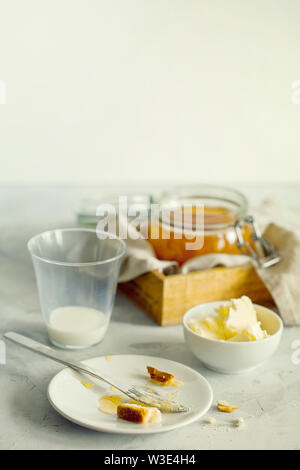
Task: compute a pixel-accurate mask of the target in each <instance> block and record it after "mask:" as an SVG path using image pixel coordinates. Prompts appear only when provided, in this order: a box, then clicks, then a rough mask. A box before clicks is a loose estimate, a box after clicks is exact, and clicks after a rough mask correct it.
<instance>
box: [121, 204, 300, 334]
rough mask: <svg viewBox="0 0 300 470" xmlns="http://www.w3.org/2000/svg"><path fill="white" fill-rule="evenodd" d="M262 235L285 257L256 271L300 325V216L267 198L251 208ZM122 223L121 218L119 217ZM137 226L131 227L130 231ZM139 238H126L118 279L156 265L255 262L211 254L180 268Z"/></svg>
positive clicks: (288, 319) (286, 316) (164, 268)
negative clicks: (156, 255) (158, 257)
mask: <svg viewBox="0 0 300 470" xmlns="http://www.w3.org/2000/svg"><path fill="white" fill-rule="evenodd" d="M251 215H254V217H255V219H256V220H257V222H258V224H259V226H260V228H261V230H263V235H264V236H265V237H266V238H267V239H268V240H269V241H270V242H271V243H273V244H274V246H275V247H276V248H277V249H278V250H279V251H280V253H281V254H282V261H280V263H279V264H277V265H275V266H272V267H270V268H265V269H262V268H257V267H256V270H257V273H258V275H259V276H260V277H261V279H262V280H263V282H264V283H265V285H266V286H267V288H268V290H269V291H270V293H271V295H272V297H273V299H274V301H275V303H276V305H277V307H278V310H279V313H280V315H281V317H282V319H283V321H284V323H285V324H286V325H300V216H299V215H298V214H295V213H292V212H290V211H289V210H287V209H286V208H284V207H282V206H280V205H278V204H276V203H273V202H272V201H267V202H264V203H263V204H262V205H261V206H259V207H258V208H257V209H254V210H252V211H251ZM119 223H120V224H122V221H121V220H120V221H119ZM135 230H136V229H135V228H133V227H130V231H131V233H134V231H135ZM134 238H136V239H134V240H133V239H129V240H127V253H126V256H125V260H124V262H123V265H122V268H121V273H120V278H119V282H126V281H129V280H132V279H134V278H136V277H137V276H140V275H141V274H145V273H147V272H149V271H152V270H155V269H157V270H158V271H160V272H164V273H165V274H173V273H175V272H181V273H183V274H186V273H188V272H191V271H198V270H201V269H211V268H213V267H215V266H220V265H222V266H241V265H244V264H249V262H252V261H251V259H250V258H249V257H248V256H245V255H225V254H211V255H204V256H199V257H197V258H192V259H190V260H189V261H187V262H186V263H184V264H183V265H182V266H181V268H180V269H179V268H178V265H177V263H176V262H174V261H161V260H158V259H157V258H156V257H155V253H154V250H153V248H152V246H151V245H150V244H149V242H148V241H147V240H145V239H143V238H141V237H139V236H138V234H137V232H136V233H135V237H134Z"/></svg>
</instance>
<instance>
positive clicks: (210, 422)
mask: <svg viewBox="0 0 300 470" xmlns="http://www.w3.org/2000/svg"><path fill="white" fill-rule="evenodd" d="M205 422H206V423H207V424H215V422H216V419H215V418H211V417H210V418H206V420H205Z"/></svg>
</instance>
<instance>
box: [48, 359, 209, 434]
mask: <svg viewBox="0 0 300 470" xmlns="http://www.w3.org/2000/svg"><path fill="white" fill-rule="evenodd" d="M111 356H112V357H126V356H129V357H132V356H137V357H145V358H148V359H149V358H151V359H163V360H165V361H168V362H170V363H173V364H176V365H177V364H180V365H181V366H183V367H185V368H186V369H189V370H191V371H192V372H193V373H194V374H197V375H199V376H200V377H201V379H202V380H203V381H204V383H205V385H206V387H207V389H208V391H209V394H210V397H209V401H208V403H207V405H206V407H205V408H204V409H203V410H201V412H199V413H195V414H194V415H193V416H191V417H190V419H187V420H186V421H183V422H179V423H174V424H170V425H167V426H165V427H158V428H150V427H149V428H140V427H139V429H136V430H135V429H134V428H133V429H132V431H131V430H130V429H108V428H106V427H101V425H99V426H98V425H97V426H95V425H93V424H87V423H84V422H82V421H80V420H78V419H76V418H75V417H74V416H71V415H69V414H68V413H65V412H64V411H63V410H62V409H61V408H59V407H58V406H57V405H56V404H55V402H54V401H53V399H52V397H51V388H52V387H53V386H54V384H55V381H57V380H58V378H59V376H60V375H62V374H64V373H65V372H66V371H67V370H68V369H69V370H71V371H72V368H71V367H64V368H63V369H62V370H60V371H59V372H58V373H57V374H55V375H54V376H53V377H52V379H51V380H50V382H49V384H48V387H47V398H48V401H49V402H50V404H51V406H52V407H53V408H54V410H55V411H56V412H57V413H58V414H60V415H61V416H63V417H64V418H65V419H67V420H68V421H70V422H72V423H75V424H76V425H78V426H81V427H84V428H86V429H91V430H93V431H97V432H105V433H109V434H157V433H162V432H168V431H172V430H174V429H178V428H181V427H183V426H187V425H188V424H191V423H193V422H194V421H197V420H198V419H200V418H201V417H202V416H204V415H205V414H206V413H207V411H208V410H209V409H210V407H211V405H212V402H213V389H212V386H211V385H210V383H209V382H208V380H207V379H206V378H205V377H204V376H203V375H202V374H201V373H200V372H198V371H197V370H195V369H193V368H192V367H190V366H187V365H185V364H183V363H182V362H178V361H173V360H172V359H167V358H164V357H159V356H148V355H144V354H113V355H111ZM105 357H106V356H105V355H102V356H95V357H90V358H89V359H85V360H83V361H80V362H82V363H83V364H87V365H88V363H89V361H93V360H95V359H102V358H105Z"/></svg>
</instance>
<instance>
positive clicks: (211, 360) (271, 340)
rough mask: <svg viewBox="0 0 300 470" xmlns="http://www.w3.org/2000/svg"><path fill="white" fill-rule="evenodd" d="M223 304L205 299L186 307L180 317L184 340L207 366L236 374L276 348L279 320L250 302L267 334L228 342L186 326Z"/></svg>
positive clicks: (252, 365)
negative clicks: (258, 338)
mask: <svg viewBox="0 0 300 470" xmlns="http://www.w3.org/2000/svg"><path fill="white" fill-rule="evenodd" d="M222 304H224V301H221V302H209V303H206V304H201V305H197V306H196V307H193V308H192V309H190V310H188V311H187V312H186V314H185V315H184V317H183V328H184V337H185V341H186V343H187V345H188V347H189V349H190V350H191V351H192V353H193V354H194V355H195V356H196V357H197V358H198V359H200V361H201V362H202V363H203V364H204V365H205V366H206V367H208V368H209V369H212V370H215V371H217V372H222V373H224V374H240V373H243V372H246V371H250V370H252V369H255V368H256V367H258V366H260V365H261V364H263V363H264V362H265V361H266V360H267V359H269V358H270V357H271V356H272V355H273V354H274V352H275V351H276V349H277V347H278V345H279V342H280V339H281V334H282V329H283V325H282V321H281V319H280V317H279V316H278V315H276V313H274V312H273V311H272V310H270V309H268V308H266V307H263V306H261V305H256V304H254V307H255V310H256V313H257V318H258V320H259V321H261V324H262V328H263V329H264V330H266V331H267V332H268V333H269V335H270V336H269V337H268V338H265V339H262V340H258V341H247V342H232V341H224V340H216V339H208V338H204V337H203V336H200V335H198V334H197V333H195V332H194V331H193V330H191V329H190V327H189V326H188V321H189V320H190V319H191V318H195V317H196V318H204V317H206V316H207V315H210V314H212V313H213V312H214V310H215V308H216V307H219V306H220V305H222Z"/></svg>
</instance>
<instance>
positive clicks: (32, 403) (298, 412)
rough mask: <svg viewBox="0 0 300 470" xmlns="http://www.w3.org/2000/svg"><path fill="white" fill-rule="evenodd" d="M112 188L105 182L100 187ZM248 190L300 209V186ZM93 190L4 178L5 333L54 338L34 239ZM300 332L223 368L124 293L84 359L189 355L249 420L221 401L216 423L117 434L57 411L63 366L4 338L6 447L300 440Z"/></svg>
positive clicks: (247, 444) (233, 445)
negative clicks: (256, 365) (32, 254)
mask: <svg viewBox="0 0 300 470" xmlns="http://www.w3.org/2000/svg"><path fill="white" fill-rule="evenodd" d="M150 187H151V186H150V185H149V188H150ZM108 188H109V186H107V187H103V186H102V187H101V189H100V192H101V191H108ZM136 189H137V190H138V189H139V188H136ZM143 189H144V190H145V187H144V188H143ZM240 189H243V190H244V192H245V193H246V194H247V195H248V197H249V199H250V201H251V202H253V203H255V204H256V203H257V202H259V201H260V200H261V199H262V198H275V199H278V200H280V201H281V202H282V203H285V204H286V205H287V206H289V207H291V208H292V209H294V210H297V211H298V212H300V185H297V184H290V185H284V184H270V185H267V184H265V185H263V184H260V185H249V184H248V185H240ZM90 190H91V188H85V187H83V186H82V187H72V186H58V187H55V186H47V187H43V186H36V187H25V186H2V187H0V195H1V197H0V214H1V232H0V272H1V275H0V279H1V282H0V319H1V322H0V339H1V340H2V339H3V338H2V334H3V333H4V332H5V331H8V330H14V331H18V332H21V333H24V334H27V335H29V336H31V337H32V338H34V339H36V340H38V341H41V342H44V343H46V344H48V338H47V334H46V330H45V326H44V323H43V320H42V317H41V313H40V308H39V301H38V295H37V289H36V283H35V277H34V272H33V268H32V264H31V260H30V258H29V255H28V253H27V248H26V241H27V240H28V239H29V238H30V236H31V235H33V234H36V233H38V232H40V231H43V230H46V229H49V228H54V227H56V228H57V227H63V226H65V227H67V226H73V225H74V224H76V219H75V216H74V210H75V209H76V207H77V205H78V201H79V200H80V198H81V197H82V196H84V195H86V194H87V192H88V191H90ZM109 190H110V191H113V190H118V191H122V190H124V188H121V189H120V186H118V187H116V188H112V187H110V188H109ZM299 308H300V307H299ZM294 340H300V327H293V328H285V330H284V334H283V339H282V342H281V344H280V347H279V350H278V351H277V353H276V354H275V355H274V357H273V358H272V359H271V360H270V361H269V362H268V363H267V364H265V365H264V366H262V368H260V369H258V370H256V371H255V372H252V373H249V374H246V375H240V376H230V375H220V374H217V373H214V372H212V371H209V370H207V369H205V368H204V367H203V366H202V365H201V364H200V363H199V362H198V361H197V360H196V359H195V358H194V357H193V356H192V355H191V353H189V351H188V350H187V349H186V346H185V343H184V340H183V332H182V327H181V326H180V325H178V326H170V327H159V326H157V325H156V324H155V323H153V322H152V320H150V319H149V318H148V317H147V316H146V315H145V314H144V313H143V312H142V311H141V310H140V309H139V308H137V307H136V306H135V305H133V304H132V303H131V301H129V300H128V299H126V298H125V297H123V296H122V295H120V294H118V295H117V299H116V303H115V307H114V311H113V315H112V321H111V324H110V326H109V329H108V332H107V334H106V337H105V339H104V340H103V342H102V343H100V344H99V345H97V346H94V347H92V348H89V349H86V350H81V351H77V352H67V353H66V354H67V355H68V357H70V358H72V357H74V358H76V359H79V360H81V359H86V358H90V357H94V356H99V355H108V354H109V355H111V354H128V353H130V354H146V355H153V356H159V357H165V358H167V359H171V360H175V361H179V362H182V363H184V364H186V365H188V366H190V367H193V368H194V369H196V370H198V371H199V372H200V373H202V374H203V375H204V376H205V377H206V378H207V379H208V380H209V382H210V383H211V385H212V387H213V390H214V398H215V400H217V399H223V400H224V399H226V400H227V401H229V402H232V403H233V404H239V406H240V410H239V412H238V414H237V416H242V417H243V418H244V420H245V426H244V427H243V428H236V427H234V426H233V425H232V421H233V417H232V416H231V415H227V414H225V413H219V412H218V411H217V410H216V409H215V408H214V407H213V408H212V409H211V410H210V412H209V416H213V417H215V418H216V424H214V425H209V424H207V423H206V422H205V420H204V419H200V420H198V421H197V422H195V423H193V424H191V425H189V426H186V427H183V428H181V429H179V430H176V431H171V432H168V433H165V434H156V435H155V434H154V435H148V436H144V435H138V434H137V435H134V436H126V435H110V434H105V433H97V432H95V431H91V430H88V429H84V428H81V427H80V426H77V425H75V424H72V423H70V422H68V421H67V420H65V419H64V418H62V417H61V416H60V415H59V414H57V413H56V412H55V411H54V410H53V409H52V407H51V406H50V404H49V402H48V400H47V396H46V392H47V386H48V383H49V381H50V379H51V378H52V376H53V375H54V374H56V373H57V372H58V371H59V370H60V369H61V366H60V365H59V364H56V363H54V362H52V361H49V360H47V359H44V358H42V357H40V356H37V355H35V354H33V353H32V352H30V351H27V350H24V349H22V348H20V347H18V346H16V345H14V344H11V343H10V344H8V342H5V346H6V364H0V390H1V401H0V448H1V449H107V450H115V449H122V450H128V452H129V451H130V450H132V449H150V450H152V449H182V450H185V449H199V450H200V449H300V364H298V365H297V364H295V363H293V361H292V353H293V349H292V342H293V341H294ZM2 359H3V357H2Z"/></svg>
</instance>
